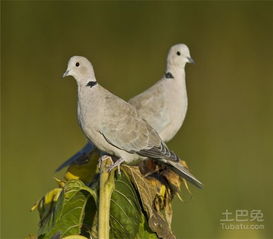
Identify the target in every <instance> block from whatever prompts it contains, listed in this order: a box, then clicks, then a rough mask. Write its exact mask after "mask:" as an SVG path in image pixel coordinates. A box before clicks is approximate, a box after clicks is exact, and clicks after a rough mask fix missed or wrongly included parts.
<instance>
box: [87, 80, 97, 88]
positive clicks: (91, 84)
mask: <svg viewBox="0 0 273 239" xmlns="http://www.w3.org/2000/svg"><path fill="white" fill-rule="evenodd" d="M96 84H97V81H88V83H87V84H86V86H89V87H90V88H92V87H93V86H95V85H96Z"/></svg>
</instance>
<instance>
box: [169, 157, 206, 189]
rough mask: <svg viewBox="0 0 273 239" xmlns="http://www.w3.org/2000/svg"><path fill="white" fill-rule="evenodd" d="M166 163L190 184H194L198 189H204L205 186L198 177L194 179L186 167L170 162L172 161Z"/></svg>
mask: <svg viewBox="0 0 273 239" xmlns="http://www.w3.org/2000/svg"><path fill="white" fill-rule="evenodd" d="M164 163H165V164H168V166H169V167H170V168H171V169H172V170H173V171H174V172H176V173H177V174H178V175H179V176H181V177H182V178H185V179H186V180H187V181H189V182H190V183H192V184H193V185H195V186H196V187H198V188H200V189H201V188H203V184H202V183H201V182H200V181H199V180H198V179H197V178H196V177H194V176H193V175H192V174H191V173H190V171H189V170H188V169H187V168H186V167H185V166H183V165H182V164H180V163H179V162H173V161H170V160H166V161H165V160H164Z"/></svg>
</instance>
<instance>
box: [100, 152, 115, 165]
mask: <svg viewBox="0 0 273 239" xmlns="http://www.w3.org/2000/svg"><path fill="white" fill-rule="evenodd" d="M108 158H110V159H111V160H112V158H111V156H109V155H107V154H104V155H102V156H101V157H100V158H99V168H101V165H102V162H103V161H105V160H106V159H108ZM112 162H113V161H112Z"/></svg>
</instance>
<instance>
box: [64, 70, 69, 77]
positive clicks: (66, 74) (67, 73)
mask: <svg viewBox="0 0 273 239" xmlns="http://www.w3.org/2000/svg"><path fill="white" fill-rule="evenodd" d="M68 75H69V70H67V71H66V72H65V73H64V74H63V78H65V77H66V76H68Z"/></svg>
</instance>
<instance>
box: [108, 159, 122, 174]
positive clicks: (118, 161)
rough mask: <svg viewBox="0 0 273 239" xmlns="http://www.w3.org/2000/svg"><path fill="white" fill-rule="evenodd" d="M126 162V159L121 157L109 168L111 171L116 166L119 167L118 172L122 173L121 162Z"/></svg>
mask: <svg viewBox="0 0 273 239" xmlns="http://www.w3.org/2000/svg"><path fill="white" fill-rule="evenodd" d="M123 162H124V159H122V158H119V159H118V160H117V161H116V162H115V163H113V164H112V165H111V166H110V167H109V168H108V172H111V171H112V170H113V169H114V168H116V167H118V174H121V172H120V164H121V163H123Z"/></svg>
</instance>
